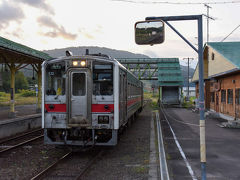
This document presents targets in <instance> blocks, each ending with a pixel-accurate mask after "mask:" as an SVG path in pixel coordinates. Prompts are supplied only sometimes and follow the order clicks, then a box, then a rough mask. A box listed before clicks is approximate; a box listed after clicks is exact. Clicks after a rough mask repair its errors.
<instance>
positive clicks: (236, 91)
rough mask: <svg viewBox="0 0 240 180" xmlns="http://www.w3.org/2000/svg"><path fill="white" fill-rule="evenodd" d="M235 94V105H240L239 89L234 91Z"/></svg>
mask: <svg viewBox="0 0 240 180" xmlns="http://www.w3.org/2000/svg"><path fill="white" fill-rule="evenodd" d="M235 94H236V96H235V99H236V104H240V89H236V90H235Z"/></svg>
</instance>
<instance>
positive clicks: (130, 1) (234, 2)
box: [111, 0, 240, 5]
mask: <svg viewBox="0 0 240 180" xmlns="http://www.w3.org/2000/svg"><path fill="white" fill-rule="evenodd" d="M111 1H119V2H127V3H136V4H174V5H187V4H189V5H199V4H236V3H240V1H220V2H218V1H214V2H209V1H206V2H170V1H136V0H135V1H134V0H111Z"/></svg>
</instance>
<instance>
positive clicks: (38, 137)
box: [0, 135, 43, 153]
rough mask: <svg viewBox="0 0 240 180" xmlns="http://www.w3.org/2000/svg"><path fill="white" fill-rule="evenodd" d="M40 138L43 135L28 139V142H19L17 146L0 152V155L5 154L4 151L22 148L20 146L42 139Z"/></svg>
mask: <svg viewBox="0 0 240 180" xmlns="http://www.w3.org/2000/svg"><path fill="white" fill-rule="evenodd" d="M42 137H43V135H40V136H37V137H35V138H32V139H29V140H27V141H24V142H21V143H19V144H16V145H14V146H11V147H9V148H6V149H3V150H1V151H0V153H4V152H6V151H9V150H12V149H15V148H17V147H20V146H22V145H24V144H27V143H30V142H32V141H35V140H37V139H40V138H42Z"/></svg>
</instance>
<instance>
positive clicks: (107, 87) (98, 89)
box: [93, 64, 113, 95]
mask: <svg viewBox="0 0 240 180" xmlns="http://www.w3.org/2000/svg"><path fill="white" fill-rule="evenodd" d="M93 95H113V70H112V65H111V64H98V65H95V66H94V69H93Z"/></svg>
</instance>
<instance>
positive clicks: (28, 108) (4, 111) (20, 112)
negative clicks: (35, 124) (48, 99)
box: [0, 104, 39, 121]
mask: <svg viewBox="0 0 240 180" xmlns="http://www.w3.org/2000/svg"><path fill="white" fill-rule="evenodd" d="M9 112H10V107H9V106H2V107H0V121H3V120H8V119H14V118H9ZM15 112H16V118H19V117H24V116H28V115H34V114H39V113H36V104H28V105H21V106H15Z"/></svg>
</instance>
